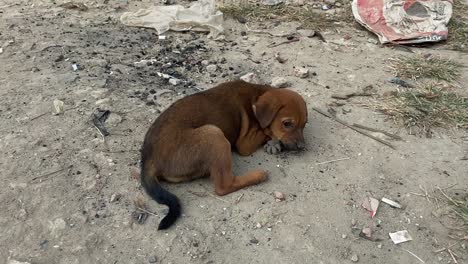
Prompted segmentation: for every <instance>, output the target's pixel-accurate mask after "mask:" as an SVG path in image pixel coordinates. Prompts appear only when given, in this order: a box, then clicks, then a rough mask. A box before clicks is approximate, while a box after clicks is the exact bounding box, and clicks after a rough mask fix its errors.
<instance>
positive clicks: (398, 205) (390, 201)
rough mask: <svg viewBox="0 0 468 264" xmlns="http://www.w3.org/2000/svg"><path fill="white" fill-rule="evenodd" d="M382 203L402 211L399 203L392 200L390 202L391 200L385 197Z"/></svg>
mask: <svg viewBox="0 0 468 264" xmlns="http://www.w3.org/2000/svg"><path fill="white" fill-rule="evenodd" d="M381 201H382V202H384V203H386V204H388V205H390V206H391V207H395V208H400V209H401V205H400V204H399V203H397V202H394V201H392V200H390V199H387V198H385V197H384V198H382V200H381Z"/></svg>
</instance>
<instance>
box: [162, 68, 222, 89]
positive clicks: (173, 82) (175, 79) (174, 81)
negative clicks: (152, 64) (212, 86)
mask: <svg viewBox="0 0 468 264" xmlns="http://www.w3.org/2000/svg"><path fill="white" fill-rule="evenodd" d="M215 66H216V65H215ZM181 82H182V81H181V80H180V79H177V78H171V79H169V83H170V84H172V85H174V86H176V85H179V84H180V83H181Z"/></svg>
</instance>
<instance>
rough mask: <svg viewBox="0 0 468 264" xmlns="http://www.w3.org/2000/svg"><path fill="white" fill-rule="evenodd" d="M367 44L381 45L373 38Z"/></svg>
mask: <svg viewBox="0 0 468 264" xmlns="http://www.w3.org/2000/svg"><path fill="white" fill-rule="evenodd" d="M367 42H368V43H371V44H375V45H377V44H379V41H378V40H376V39H373V38H368V39H367Z"/></svg>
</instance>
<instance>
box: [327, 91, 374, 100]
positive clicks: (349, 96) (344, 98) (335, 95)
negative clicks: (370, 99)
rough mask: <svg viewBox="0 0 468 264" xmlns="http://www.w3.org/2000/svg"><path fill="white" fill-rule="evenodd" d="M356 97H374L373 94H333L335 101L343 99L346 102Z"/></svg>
mask: <svg viewBox="0 0 468 264" xmlns="http://www.w3.org/2000/svg"><path fill="white" fill-rule="evenodd" d="M354 96H372V94H371V93H356V92H352V93H348V94H332V96H331V97H332V98H334V99H341V100H346V99H349V98H351V97H354Z"/></svg>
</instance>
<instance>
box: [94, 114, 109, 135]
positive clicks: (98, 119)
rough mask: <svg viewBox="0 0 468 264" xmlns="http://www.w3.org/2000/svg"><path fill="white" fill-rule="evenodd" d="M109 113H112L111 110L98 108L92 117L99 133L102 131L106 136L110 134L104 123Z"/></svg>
mask: <svg viewBox="0 0 468 264" xmlns="http://www.w3.org/2000/svg"><path fill="white" fill-rule="evenodd" d="M109 115H110V111H109V110H101V109H96V111H94V113H93V117H92V119H93V124H94V126H95V127H96V128H97V129H98V130H99V133H101V135H102V136H104V137H105V136H108V135H109V132H108V131H107V128H106V127H105V126H104V123H105V122H106V120H107V118H108V117H109Z"/></svg>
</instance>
